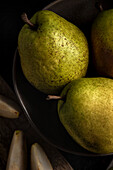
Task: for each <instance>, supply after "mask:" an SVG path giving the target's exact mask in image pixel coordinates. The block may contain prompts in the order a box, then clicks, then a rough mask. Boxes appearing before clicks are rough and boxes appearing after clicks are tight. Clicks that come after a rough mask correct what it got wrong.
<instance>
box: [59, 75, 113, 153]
mask: <svg viewBox="0 0 113 170" xmlns="http://www.w3.org/2000/svg"><path fill="white" fill-rule="evenodd" d="M60 97H61V98H60V99H59V100H58V115H59V119H60V121H61V123H62V124H63V126H64V128H65V129H66V131H67V132H68V134H69V135H70V136H71V137H72V138H73V139H74V141H76V142H77V143H78V144H79V145H81V146H82V147H83V148H85V149H86V150H88V151H91V152H93V153H104V154H106V153H111V152H113V80H112V79H109V78H103V77H95V78H80V79H77V80H73V81H72V82H71V83H69V84H68V85H66V86H65V88H64V89H63V91H62V93H61V96H60Z"/></svg>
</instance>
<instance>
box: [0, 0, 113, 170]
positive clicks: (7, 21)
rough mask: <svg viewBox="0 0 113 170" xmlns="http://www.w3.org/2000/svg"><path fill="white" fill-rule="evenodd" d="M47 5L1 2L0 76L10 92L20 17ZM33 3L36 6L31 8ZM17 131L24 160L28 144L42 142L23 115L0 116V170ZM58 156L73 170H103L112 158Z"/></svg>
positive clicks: (0, 88) (2, 87)
mask: <svg viewBox="0 0 113 170" xmlns="http://www.w3.org/2000/svg"><path fill="white" fill-rule="evenodd" d="M50 2H52V0H51V1H47V0H45V1H44V0H37V2H33V1H32V2H30V3H28V2H26V1H24V2H21V1H15V2H12V3H11V2H10V1H9V2H6V1H5V2H3V3H2V4H1V5H0V44H1V45H0V75H1V76H2V77H3V79H4V80H5V81H6V82H7V83H8V85H9V86H10V87H11V89H12V90H13V84H12V64H13V56H14V52H15V49H16V47H17V37H18V33H19V31H20V29H21V26H22V24H23V23H22V21H21V19H20V15H21V13H22V12H23V11H24V12H27V13H28V14H29V15H31V14H32V11H33V10H34V11H37V10H39V9H42V8H43V7H44V6H46V5H47V4H49V3H50ZM35 3H37V4H36V5H34V4H35ZM31 8H32V10H31ZM3 79H2V78H1V80H0V93H3V94H5V95H7V96H10V97H12V98H13V99H14V100H15V95H14V94H13V93H12V92H11V91H10V90H9V89H8V90H6V88H5V87H6V84H4V81H3ZM7 88H8V87H7ZM17 129H20V130H23V131H24V133H25V135H26V141H27V145H28V157H29V154H30V146H31V144H32V143H33V142H36V141H38V142H39V143H42V140H41V139H40V138H39V137H38V136H37V134H36V133H35V131H34V129H33V128H32V127H31V125H30V124H29V122H28V120H27V119H26V117H25V115H24V114H21V116H20V117H19V119H15V120H11V119H10V120H9V119H6V118H2V117H0V170H5V166H6V163H7V156H8V151H9V147H10V142H11V139H12V135H13V132H14V130H17ZM60 152H61V151H60ZM61 153H62V155H64V157H65V158H66V159H67V160H68V161H69V163H70V164H71V165H72V167H73V168H74V169H75V170H100V169H102V170H106V168H107V166H108V164H109V163H110V161H111V160H112V158H113V156H106V157H80V156H75V155H71V154H67V153H64V152H61Z"/></svg>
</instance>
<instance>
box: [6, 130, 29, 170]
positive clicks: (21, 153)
mask: <svg viewBox="0 0 113 170" xmlns="http://www.w3.org/2000/svg"><path fill="white" fill-rule="evenodd" d="M26 168H27V149H26V142H25V138H24V135H23V132H22V131H20V130H16V131H15V132H14V135H13V138H12V141H11V146H10V150H9V155H8V160H7V165H6V170H26Z"/></svg>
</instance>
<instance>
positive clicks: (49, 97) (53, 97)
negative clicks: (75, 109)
mask: <svg viewBox="0 0 113 170" xmlns="http://www.w3.org/2000/svg"><path fill="white" fill-rule="evenodd" d="M63 99H64V97H61V96H55V95H48V96H47V98H46V100H63Z"/></svg>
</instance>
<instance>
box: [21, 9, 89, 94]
mask: <svg viewBox="0 0 113 170" xmlns="http://www.w3.org/2000/svg"><path fill="white" fill-rule="evenodd" d="M24 20H25V21H26V23H27V24H25V25H24V26H23V27H22V29H21V30H20V33H19V36H18V51H19V55H20V61H21V66H22V70H23V73H24V75H25V77H26V79H27V80H28V81H29V82H30V83H31V84H32V85H33V86H34V87H36V88H37V89H38V90H40V91H42V92H44V93H48V94H52V93H54V94H55V93H59V91H61V89H62V88H63V87H64V85H66V84H67V83H69V82H70V81H72V80H74V79H77V78H80V77H84V76H85V75H86V72H87V67H88V61H89V49H88V42H87V39H86V37H85V35H84V33H83V32H82V31H81V30H80V29H79V28H78V27H77V26H75V25H74V24H72V23H70V22H69V21H67V20H65V19H64V18H62V17H61V16H59V15H58V14H56V13H54V12H52V11H49V10H42V11H38V12H36V13H35V14H34V15H33V17H32V18H31V19H30V20H28V18H27V16H26V15H24Z"/></svg>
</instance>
